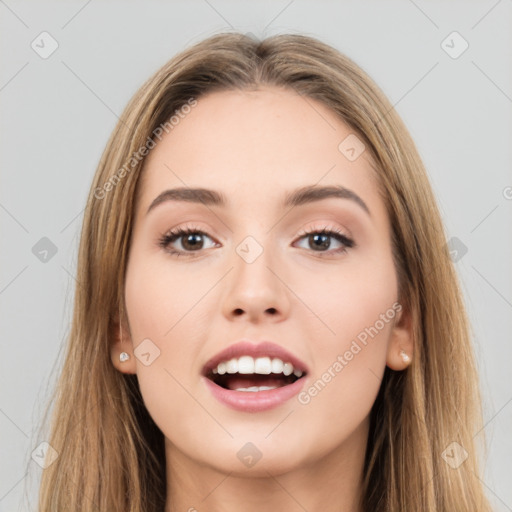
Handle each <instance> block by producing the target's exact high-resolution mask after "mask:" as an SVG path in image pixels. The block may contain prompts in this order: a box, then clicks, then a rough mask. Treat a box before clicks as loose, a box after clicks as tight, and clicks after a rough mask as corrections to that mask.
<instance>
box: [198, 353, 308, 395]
mask: <svg viewBox="0 0 512 512" xmlns="http://www.w3.org/2000/svg"><path fill="white" fill-rule="evenodd" d="M205 376H206V378H208V379H210V380H211V381H212V382H213V383H215V384H217V386H220V387H221V388H224V389H229V390H231V391H242V392H248V393H251V392H252V393H257V392H261V391H271V390H273V389H277V388H282V387H284V386H289V385H290V384H293V383H294V382H296V381H297V380H299V379H301V378H303V377H304V376H305V373H304V372H303V371H302V370H300V369H298V368H295V367H294V366H293V364H292V363H290V362H288V361H286V362H285V361H283V360H282V359H279V358H277V357H274V358H270V357H258V358H253V357H251V356H242V357H240V358H232V359H229V360H226V361H221V362H220V363H219V364H218V365H217V366H215V367H214V368H212V369H211V370H209V371H208V372H207V373H206V375H205Z"/></svg>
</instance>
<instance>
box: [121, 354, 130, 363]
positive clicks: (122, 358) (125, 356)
mask: <svg viewBox="0 0 512 512" xmlns="http://www.w3.org/2000/svg"><path fill="white" fill-rule="evenodd" d="M128 359H130V354H127V353H126V352H121V353H120V354H119V361H121V363H124V362H125V361H128Z"/></svg>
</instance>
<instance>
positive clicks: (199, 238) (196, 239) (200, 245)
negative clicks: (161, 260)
mask: <svg viewBox="0 0 512 512" xmlns="http://www.w3.org/2000/svg"><path fill="white" fill-rule="evenodd" d="M205 238H208V239H210V240H212V239H211V238H210V237H209V236H208V235H207V234H206V233H205V232H204V231H201V230H200V229H197V228H193V227H185V228H183V227H179V228H176V229H173V230H171V231H169V232H167V233H166V234H164V235H163V236H162V237H161V238H160V239H159V241H158V245H159V246H160V247H162V248H163V249H165V250H166V251H167V252H169V253H170V254H172V255H174V256H182V255H188V256H193V253H194V252H200V251H201V249H205V248H208V247H204V240H205ZM303 238H304V239H306V242H307V243H308V244H311V247H313V248H314V249H313V252H317V253H318V256H319V257H323V256H325V255H332V254H341V253H345V252H347V249H349V248H352V247H354V246H355V243H354V241H353V240H351V239H350V238H349V237H348V236H346V235H345V234H344V233H343V232H342V231H340V230H338V229H336V228H328V227H324V228H321V229H315V230H310V231H303V232H302V233H301V235H300V238H299V240H301V239H303ZM329 239H334V240H335V241H336V243H338V244H339V245H340V247H338V248H337V249H330V247H331V245H332V242H331V240H329ZM177 241H179V242H180V245H181V248H178V249H176V248H174V247H172V244H174V243H175V242H177ZM215 245H216V244H215V242H213V244H212V245H210V247H215ZM329 249H330V250H329Z"/></svg>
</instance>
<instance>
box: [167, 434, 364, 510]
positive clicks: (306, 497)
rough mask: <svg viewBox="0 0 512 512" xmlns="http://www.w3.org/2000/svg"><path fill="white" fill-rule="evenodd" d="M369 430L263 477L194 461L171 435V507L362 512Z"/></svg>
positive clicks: (169, 463)
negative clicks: (362, 483)
mask: <svg viewBox="0 0 512 512" xmlns="http://www.w3.org/2000/svg"><path fill="white" fill-rule="evenodd" d="M367 432H368V431H367V429H361V430H359V431H358V432H357V433H355V434H354V436H352V437H351V438H350V439H347V440H345V441H344V443H343V444H342V445H340V446H338V447H337V448H335V449H334V450H331V451H329V452H328V453H327V454H324V455H323V456H322V457H320V458H316V459H315V460H314V461H312V462H309V463H304V464H303V465H301V466H300V467H298V468H295V469H291V470H289V471H282V470H281V471H279V470H276V469H275V467H269V468H268V470H267V469H264V470H263V472H262V471H260V473H259V475H262V476H253V477H252V476H250V474H249V476H247V473H246V474H245V475H244V476H240V474H238V473H235V471H232V472H229V473H226V472H221V471H219V470H218V469H216V468H215V467H212V466H211V465H206V464H205V463H200V462H198V461H196V460H192V459H190V458H189V457H187V455H185V454H184V453H183V452H181V451H180V450H178V449H177V448H176V446H174V445H172V444H171V443H170V442H169V440H168V439H166V440H165V450H166V460H167V463H166V465H167V502H166V507H165V512H178V511H188V512H220V511H222V512H234V511H237V512H238V511H240V510H243V511H244V512H260V511H261V510H286V511H289V512H304V511H305V510H307V511H308V512H320V511H321V512H361V508H360V505H359V503H360V497H361V480H362V475H363V464H364V453H365V448H366V441H367V437H366V436H367ZM261 462H262V461H260V463H261ZM261 469H262V468H261V467H260V470H261Z"/></svg>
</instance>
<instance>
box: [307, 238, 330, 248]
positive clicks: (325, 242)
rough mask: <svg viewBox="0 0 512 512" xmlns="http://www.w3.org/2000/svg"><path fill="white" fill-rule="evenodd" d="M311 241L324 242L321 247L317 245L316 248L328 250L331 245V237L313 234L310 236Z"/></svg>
mask: <svg viewBox="0 0 512 512" xmlns="http://www.w3.org/2000/svg"><path fill="white" fill-rule="evenodd" d="M309 239H310V241H314V242H317V241H319V239H321V240H322V243H321V245H316V247H320V248H325V249H328V248H329V246H330V245H331V244H330V242H329V235H323V234H313V235H310V236H309ZM314 246H315V245H314Z"/></svg>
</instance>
